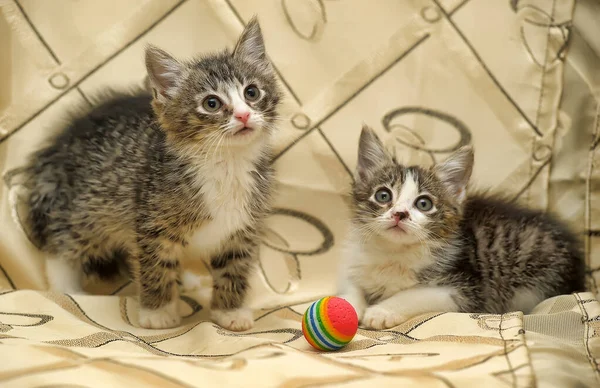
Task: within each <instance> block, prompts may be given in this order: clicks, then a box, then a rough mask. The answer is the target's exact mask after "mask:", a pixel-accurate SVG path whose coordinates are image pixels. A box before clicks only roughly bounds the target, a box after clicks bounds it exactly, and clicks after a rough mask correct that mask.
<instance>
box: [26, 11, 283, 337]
mask: <svg viewBox="0 0 600 388" xmlns="http://www.w3.org/2000/svg"><path fill="white" fill-rule="evenodd" d="M146 67H147V70H148V80H149V86H150V87H151V89H152V94H153V96H150V95H146V94H143V93H142V94H139V95H135V96H116V97H113V98H111V99H110V100H109V101H108V102H105V103H104V104H102V105H101V106H98V107H96V108H94V109H93V110H92V111H91V112H89V113H88V114H86V115H84V116H83V117H80V118H78V119H76V120H74V121H72V122H71V123H70V124H69V125H68V126H67V127H66V128H65V129H64V130H63V131H62V133H60V134H59V135H58V136H57V137H56V138H55V139H54V140H53V141H52V142H51V144H50V145H49V146H47V147H46V148H43V149H41V150H39V151H38V152H36V153H35V154H33V155H32V157H31V158H30V161H29V163H28V166H27V167H26V175H25V176H26V182H25V185H24V186H25V188H26V192H27V195H26V197H25V201H24V202H25V203H26V204H27V206H28V208H29V211H28V216H27V217H26V220H24V224H25V226H26V229H28V230H30V231H31V233H30V234H31V236H30V237H31V238H32V240H33V241H34V242H35V243H36V245H37V246H38V247H40V248H41V249H42V250H43V251H44V252H45V253H46V254H47V260H46V268H47V277H48V282H49V285H50V287H51V288H52V289H55V290H60V291H63V292H68V293H78V292H81V284H80V281H81V277H82V275H83V273H85V274H87V275H99V276H103V275H111V274H112V273H113V272H115V271H116V270H117V269H118V268H119V267H120V266H122V265H123V263H126V267H127V269H128V271H129V272H130V273H131V275H132V277H133V278H134V281H135V283H136V285H137V289H138V294H139V300H140V310H139V324H140V325H141V326H142V327H146V328H156V329H159V328H167V327H173V326H176V325H178V324H179V323H180V321H181V317H180V315H179V312H178V307H177V306H178V300H179V289H178V284H177V282H178V280H179V279H180V278H181V273H180V272H181V265H180V260H181V259H182V250H183V248H184V247H186V246H188V244H189V245H193V246H194V247H195V248H198V249H200V250H201V251H202V252H204V253H205V254H206V255H207V256H208V257H210V266H211V269H212V271H211V272H212V275H213V278H214V287H213V296H212V302H211V304H212V306H211V307H212V317H213V319H214V320H215V321H216V323H218V324H219V325H221V326H223V327H225V328H227V329H231V330H246V329H248V328H250V327H251V326H252V324H253V317H252V313H251V311H250V310H248V309H246V308H244V307H243V305H244V298H245V296H246V293H247V291H248V276H249V274H250V272H251V269H252V268H253V267H254V265H255V263H256V260H257V257H256V255H257V248H258V247H257V245H258V243H259V237H258V235H259V233H260V231H261V226H262V220H263V219H264V217H265V215H266V214H267V213H268V211H269V209H270V202H271V186H272V183H273V178H274V175H273V170H272V168H271V165H270V159H271V146H270V143H271V138H272V137H273V134H274V133H275V131H276V128H275V124H276V120H277V117H278V115H277V107H278V105H279V101H280V98H281V92H280V88H279V86H278V83H277V80H276V75H275V71H274V69H273V67H272V65H271V63H270V61H269V60H268V58H267V56H266V54H265V48H264V43H263V38H262V34H261V31H260V27H259V25H258V22H257V21H256V19H253V20H252V21H251V22H250V23H249V24H248V25H247V27H246V28H245V30H244V31H243V33H242V35H241V37H240V38H239V41H238V42H237V45H236V46H235V49H234V50H233V52H229V51H227V50H224V51H223V52H219V53H214V54H210V55H204V56H201V57H199V58H197V59H194V60H191V61H187V62H181V61H178V60H176V59H175V58H173V57H172V56H170V55H169V54H167V53H166V52H164V51H162V50H160V49H158V48H155V47H152V46H149V47H148V48H147V49H146ZM184 279H185V277H184Z"/></svg>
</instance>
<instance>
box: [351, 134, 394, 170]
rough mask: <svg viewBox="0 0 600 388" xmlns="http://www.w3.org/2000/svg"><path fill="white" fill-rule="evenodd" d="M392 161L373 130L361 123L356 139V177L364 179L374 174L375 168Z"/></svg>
mask: <svg viewBox="0 0 600 388" xmlns="http://www.w3.org/2000/svg"><path fill="white" fill-rule="evenodd" d="M389 163H392V158H391V157H390V156H389V155H388V153H387V152H386V150H385V148H384V147H383V143H381V140H379V137H377V134H376V133H375V131H373V130H372V129H371V128H369V127H368V126H367V125H363V128H362V132H361V133H360V140H359V141H358V163H357V165H356V179H357V180H364V179H367V178H369V177H370V176H372V175H373V174H374V172H375V171H376V170H378V169H379V168H381V167H383V166H385V165H386V164H389Z"/></svg>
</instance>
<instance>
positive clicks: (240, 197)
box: [189, 156, 255, 254]
mask: <svg viewBox="0 0 600 388" xmlns="http://www.w3.org/2000/svg"><path fill="white" fill-rule="evenodd" d="M254 169H255V167H254V163H253V161H252V159H251V158H248V157H245V156H232V157H231V158H227V159H226V160H221V161H215V162H210V163H206V164H204V165H203V166H202V167H201V168H200V169H199V174H198V177H199V178H198V179H199V180H200V182H199V183H200V184H201V193H202V196H203V202H204V204H205V206H206V209H207V210H208V211H209V214H210V216H211V219H210V220H209V221H206V222H205V223H203V224H202V225H201V226H200V228H199V229H198V230H196V231H194V233H193V234H192V236H191V237H190V239H189V242H190V248H189V249H190V250H192V251H194V252H200V253H205V254H206V253H210V252H213V251H215V250H216V249H218V248H219V247H220V246H221V245H222V244H223V242H224V241H225V240H226V239H229V238H230V237H231V235H232V233H234V232H236V231H238V230H241V229H243V228H246V227H248V226H249V225H250V224H251V222H252V216H251V213H250V203H251V202H250V201H252V194H253V188H254V184H255V178H254V177H255V174H254V173H253V171H254Z"/></svg>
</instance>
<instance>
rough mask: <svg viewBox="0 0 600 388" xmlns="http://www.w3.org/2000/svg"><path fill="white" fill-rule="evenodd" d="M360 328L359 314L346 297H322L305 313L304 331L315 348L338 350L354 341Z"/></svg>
mask: <svg viewBox="0 0 600 388" xmlns="http://www.w3.org/2000/svg"><path fill="white" fill-rule="evenodd" d="M357 330H358V315H356V311H355V310H354V307H352V305H351V304H350V303H348V302H347V301H346V300H345V299H342V298H338V297H335V296H328V297H326V298H321V299H319V300H318V301H316V302H315V303H313V304H311V305H310V307H309V308H308V309H307V310H306V312H305V313H304V318H303V319H302V333H303V334H304V338H306V340H307V341H308V343H309V344H311V345H312V346H313V347H314V348H315V349H318V350H328V351H330V350H338V349H341V348H343V347H344V346H346V345H347V344H348V342H350V341H352V338H354V335H355V334H356V331H357Z"/></svg>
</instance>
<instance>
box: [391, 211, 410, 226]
mask: <svg viewBox="0 0 600 388" xmlns="http://www.w3.org/2000/svg"><path fill="white" fill-rule="evenodd" d="M408 216H409V214H408V212H407V211H402V212H396V213H394V221H396V225H398V223H399V222H400V221H404V220H405V219H407V218H408Z"/></svg>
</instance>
